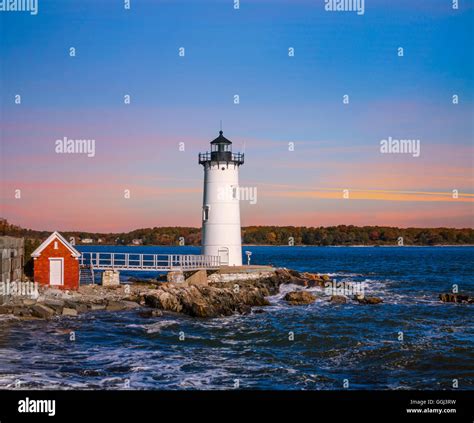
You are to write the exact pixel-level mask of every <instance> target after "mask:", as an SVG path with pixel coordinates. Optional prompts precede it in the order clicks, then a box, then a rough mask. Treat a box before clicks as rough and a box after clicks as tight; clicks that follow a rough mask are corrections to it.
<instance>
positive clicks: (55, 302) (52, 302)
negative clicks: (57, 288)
mask: <svg viewBox="0 0 474 423" xmlns="http://www.w3.org/2000/svg"><path fill="white" fill-rule="evenodd" d="M43 304H44V305H45V306H47V307H49V308H52V309H53V310H54V311H55V312H56V313H58V314H61V313H62V311H63V308H64V305H65V304H64V301H63V300H60V299H55V298H48V299H45V300H44V301H43Z"/></svg>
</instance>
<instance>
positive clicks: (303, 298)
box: [284, 291, 316, 305]
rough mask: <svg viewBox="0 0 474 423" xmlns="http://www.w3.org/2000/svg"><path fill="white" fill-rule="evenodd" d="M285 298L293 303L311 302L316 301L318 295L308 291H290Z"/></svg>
mask: <svg viewBox="0 0 474 423" xmlns="http://www.w3.org/2000/svg"><path fill="white" fill-rule="evenodd" d="M284 300H285V301H287V302H288V303H289V304H291V305H302V304H311V303H313V302H314V301H316V297H315V296H314V295H313V294H311V293H310V292H307V291H293V292H288V293H287V294H286V295H285V297H284Z"/></svg>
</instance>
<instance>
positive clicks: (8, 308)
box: [0, 305, 13, 314]
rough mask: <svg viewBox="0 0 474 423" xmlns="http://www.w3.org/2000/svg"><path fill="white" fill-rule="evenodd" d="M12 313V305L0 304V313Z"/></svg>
mask: <svg viewBox="0 0 474 423" xmlns="http://www.w3.org/2000/svg"><path fill="white" fill-rule="evenodd" d="M12 313H13V307H12V306H6V305H0V314H12Z"/></svg>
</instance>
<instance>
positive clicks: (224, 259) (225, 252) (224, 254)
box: [217, 247, 229, 265]
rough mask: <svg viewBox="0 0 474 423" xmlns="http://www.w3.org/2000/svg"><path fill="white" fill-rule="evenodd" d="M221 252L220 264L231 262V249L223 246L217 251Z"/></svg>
mask: <svg viewBox="0 0 474 423" xmlns="http://www.w3.org/2000/svg"><path fill="white" fill-rule="evenodd" d="M217 254H219V262H220V264H221V265H222V264H229V249H228V248H227V247H221V248H219V250H218V251H217Z"/></svg>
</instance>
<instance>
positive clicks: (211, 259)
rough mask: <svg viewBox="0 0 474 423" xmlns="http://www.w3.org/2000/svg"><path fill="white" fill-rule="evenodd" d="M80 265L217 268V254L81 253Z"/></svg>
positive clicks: (122, 267)
mask: <svg viewBox="0 0 474 423" xmlns="http://www.w3.org/2000/svg"><path fill="white" fill-rule="evenodd" d="M80 263H81V266H89V267H92V268H93V269H94V270H109V269H114V270H163V271H166V270H178V269H179V270H199V269H217V268H219V266H221V265H223V264H226V263H222V262H221V260H220V257H219V256H203V255H185V254H136V253H82V255H81V258H80Z"/></svg>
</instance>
